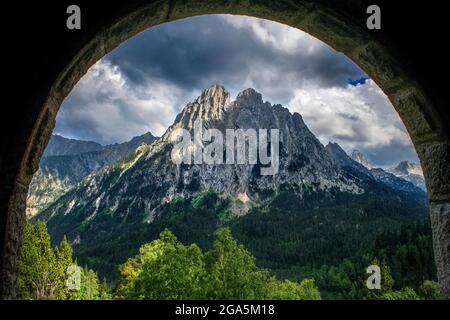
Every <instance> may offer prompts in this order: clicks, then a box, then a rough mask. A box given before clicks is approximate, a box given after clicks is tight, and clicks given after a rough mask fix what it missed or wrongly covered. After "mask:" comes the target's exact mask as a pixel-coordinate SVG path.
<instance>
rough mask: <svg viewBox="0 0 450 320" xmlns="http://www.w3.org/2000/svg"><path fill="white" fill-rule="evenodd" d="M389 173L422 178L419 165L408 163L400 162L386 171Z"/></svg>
mask: <svg viewBox="0 0 450 320" xmlns="http://www.w3.org/2000/svg"><path fill="white" fill-rule="evenodd" d="M388 171H389V172H391V173H393V174H395V175H409V174H414V175H419V176H422V177H423V171H422V168H421V166H420V165H418V164H416V163H412V162H409V161H400V162H399V163H398V164H397V165H395V166H393V167H391V168H389V169H388Z"/></svg>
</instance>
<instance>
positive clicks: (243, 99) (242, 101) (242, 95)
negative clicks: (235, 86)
mask: <svg viewBox="0 0 450 320" xmlns="http://www.w3.org/2000/svg"><path fill="white" fill-rule="evenodd" d="M262 103H263V99H262V95H261V93H259V92H257V91H256V90H255V89H253V88H248V89H245V90H243V91H241V92H239V93H238V95H237V97H236V104H237V105H242V106H254V105H261V104H262Z"/></svg>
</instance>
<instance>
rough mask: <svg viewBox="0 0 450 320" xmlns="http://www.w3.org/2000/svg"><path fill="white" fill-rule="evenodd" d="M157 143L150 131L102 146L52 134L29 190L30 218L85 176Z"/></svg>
mask: <svg viewBox="0 0 450 320" xmlns="http://www.w3.org/2000/svg"><path fill="white" fill-rule="evenodd" d="M155 140H156V137H154V136H153V135H152V134H151V133H150V132H148V133H146V134H144V135H141V136H138V137H134V138H133V139H131V140H130V141H128V142H124V143H116V144H112V145H108V146H101V145H100V144H98V143H95V142H90V141H81V140H74V139H67V138H64V137H61V136H58V135H53V136H52V138H51V139H50V142H49V144H48V146H47V148H46V150H45V151H44V155H43V157H42V159H41V162H40V164H39V170H38V171H37V172H36V174H35V175H34V176H33V180H32V181H31V184H30V187H29V192H28V198H27V209H26V212H27V216H29V217H31V216H33V215H35V214H36V213H38V212H39V211H40V210H42V209H44V208H45V207H47V206H48V205H49V204H50V203H52V202H53V201H55V200H56V199H57V198H58V197H60V196H61V195H63V194H64V193H65V192H67V191H68V190H69V189H70V188H72V187H73V186H74V185H76V184H77V183H78V182H80V181H81V180H82V179H83V178H84V177H86V176H88V175H90V174H91V173H93V172H95V171H97V170H99V169H101V168H103V167H104V166H106V165H109V164H111V163H113V162H116V161H117V160H119V159H122V158H124V157H126V156H128V155H130V154H131V153H133V152H134V151H135V150H136V149H137V148H138V147H139V145H141V144H142V143H144V144H151V143H152V142H153V141H155Z"/></svg>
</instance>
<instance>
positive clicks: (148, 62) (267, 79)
mask: <svg viewBox="0 0 450 320" xmlns="http://www.w3.org/2000/svg"><path fill="white" fill-rule="evenodd" d="M366 78H367V75H366V74H365V73H364V72H363V71H362V70H361V69H360V68H359V67H358V66H356V65H355V64H354V63H353V62H352V61H350V60H349V59H348V58H347V57H345V55H343V54H341V53H338V52H336V51H334V50H333V49H332V48H330V47H329V46H327V45H326V44H324V43H322V42H320V41H319V40H317V39H315V38H313V37H311V36H309V35H308V34H306V33H304V32H302V31H300V30H297V29H293V28H290V27H287V26H285V25H282V24H278V23H275V22H271V21H267V20H261V19H256V18H250V17H242V16H230V15H214V16H200V17H195V18H190V19H185V20H180V21H176V22H172V23H167V24H162V25H159V26H156V27H153V28H150V29H148V30H146V31H144V32H141V33H140V34H138V35H136V36H135V37H133V38H132V39H130V40H128V41H127V42H125V43H123V44H122V45H121V46H119V47H118V48H116V49H115V50H114V51H112V52H111V53H110V54H108V55H107V56H105V57H104V58H103V59H102V60H100V61H99V62H98V63H97V64H96V65H94V66H93V67H92V68H91V69H90V71H89V72H88V73H87V75H86V76H85V77H84V78H83V79H82V80H81V81H80V82H79V83H78V85H77V86H76V87H75V89H74V90H73V92H72V93H71V94H70V95H69V97H68V98H67V99H66V100H65V102H64V104H63V106H62V108H61V111H60V112H59V114H58V118H57V125H56V129H55V132H56V133H59V134H62V135H64V136H69V137H72V138H79V139H85V140H94V141H98V142H100V143H103V144H107V143H114V142H122V141H125V140H129V139H130V138H132V137H133V136H136V135H139V134H142V133H144V132H147V131H151V132H152V133H153V134H155V135H162V134H163V133H164V130H165V129H166V128H167V127H168V126H169V125H170V124H171V123H172V122H173V120H174V119H175V116H176V114H177V113H178V112H179V111H180V110H181V109H182V108H183V107H184V105H185V104H186V103H187V102H189V101H192V100H193V99H195V97H197V96H198V95H199V94H200V93H201V91H203V90H204V89H205V88H207V87H209V86H210V85H212V84H215V83H218V84H221V85H223V86H224V87H225V88H226V89H227V90H228V91H229V92H230V93H231V94H232V96H234V97H235V96H236V95H237V93H238V92H240V91H242V90H243V89H246V88H248V87H253V88H255V89H256V90H257V91H259V92H261V93H262V95H263V98H264V99H265V100H268V101H270V102H272V103H280V104H282V105H284V106H286V107H289V108H290V110H291V111H292V112H294V111H295V112H299V113H300V114H301V115H302V116H303V118H304V120H305V122H306V124H307V125H308V126H309V127H310V129H311V131H313V132H314V133H315V134H316V135H317V136H318V137H319V139H320V140H321V141H322V143H324V144H325V143H327V142H328V141H329V140H331V141H335V142H338V143H340V144H341V145H342V146H343V147H344V149H346V150H348V151H351V149H353V148H357V149H360V150H361V151H363V152H365V153H367V156H368V157H369V160H371V161H372V162H373V163H374V164H376V165H380V166H385V165H390V164H392V163H394V162H396V161H398V160H412V161H417V158H416V155H415V152H414V148H413V147H412V144H411V141H410V140H409V137H408V135H407V133H406V130H405V128H404V126H403V124H402V123H401V121H400V119H399V117H398V115H397V114H396V112H395V110H394V109H393V107H392V106H391V105H390V103H389V101H388V99H387V98H386V96H385V95H384V94H383V93H382V92H381V90H380V89H379V88H378V87H377V86H376V84H375V83H374V82H373V81H371V80H368V81H365V83H364V84H363V83H361V84H356V86H353V85H351V84H349V79H366Z"/></svg>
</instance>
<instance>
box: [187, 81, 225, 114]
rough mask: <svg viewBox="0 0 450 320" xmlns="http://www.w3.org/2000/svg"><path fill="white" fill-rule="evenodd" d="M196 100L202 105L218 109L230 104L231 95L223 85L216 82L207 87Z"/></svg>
mask: <svg viewBox="0 0 450 320" xmlns="http://www.w3.org/2000/svg"><path fill="white" fill-rule="evenodd" d="M195 102H196V103H197V104H198V105H200V106H205V107H209V108H211V109H214V110H216V111H218V110H221V109H224V107H226V106H227V105H229V104H230V102H231V96H230V93H228V91H226V90H225V88H224V87H223V86H221V85H218V84H214V85H212V86H210V87H209V88H207V89H205V90H204V91H203V92H202V94H201V95H200V96H199V97H198V98H197V99H196V100H195Z"/></svg>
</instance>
